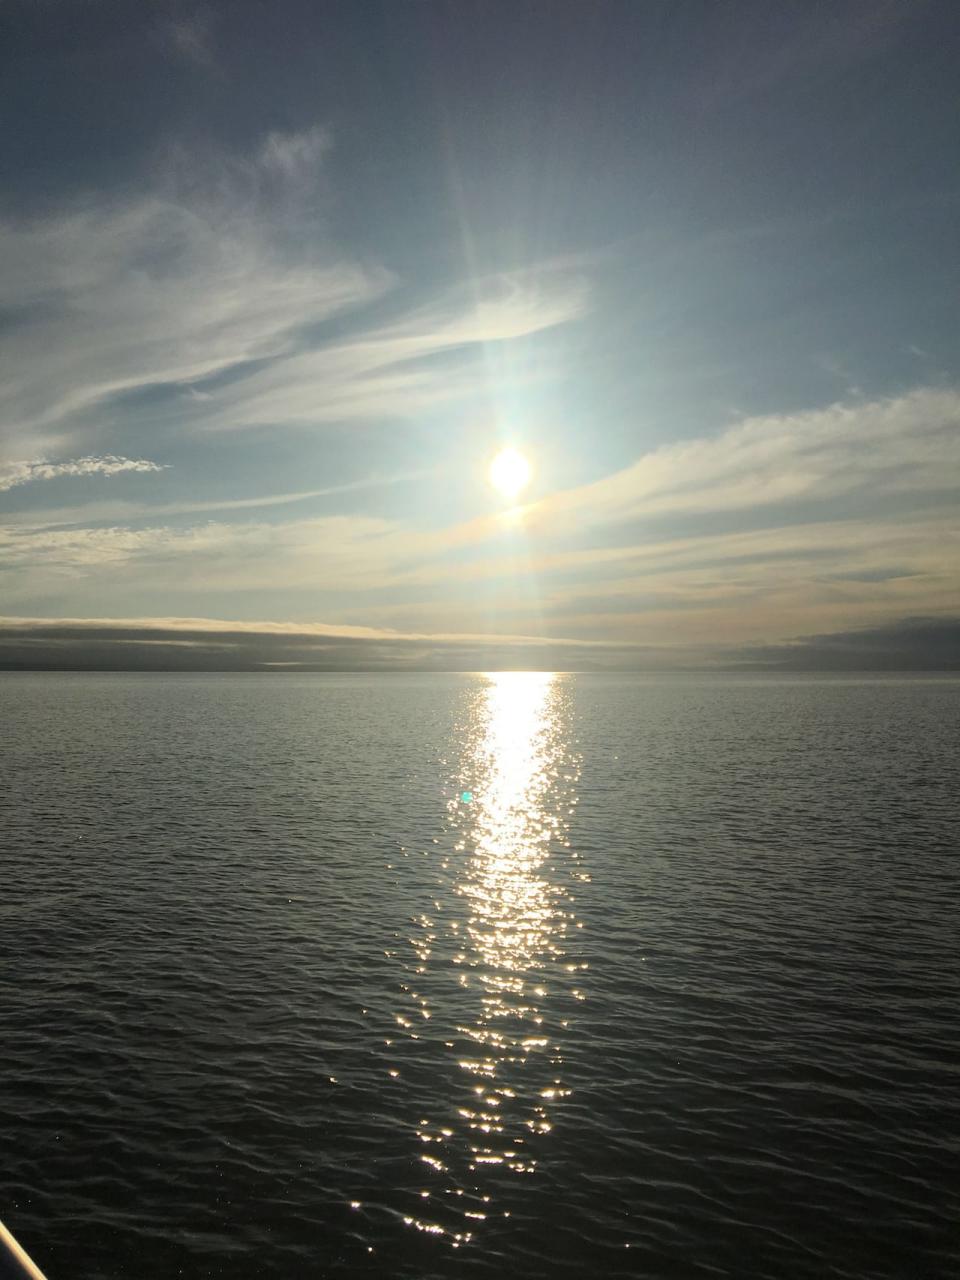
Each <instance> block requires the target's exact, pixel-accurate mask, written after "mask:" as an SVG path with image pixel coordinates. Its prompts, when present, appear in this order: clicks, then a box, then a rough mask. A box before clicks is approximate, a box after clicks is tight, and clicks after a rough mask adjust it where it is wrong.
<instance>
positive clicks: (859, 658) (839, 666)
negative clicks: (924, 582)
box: [736, 617, 960, 671]
mask: <svg viewBox="0 0 960 1280" xmlns="http://www.w3.org/2000/svg"><path fill="white" fill-rule="evenodd" d="M736 661H737V663H738V664H739V665H742V666H744V667H749V668H754V667H756V668H761V669H766V670H773V671H778V670H779V671H810V670H814V671H960V617H948V618H902V619H900V620H899V621H897V622H895V623H892V624H889V625H886V626H882V627H864V628H857V629H856V630H852V631H840V632H836V633H834V634H826V635H816V636H801V637H799V638H797V639H795V640H791V641H789V642H787V643H784V644H779V645H765V646H757V647H749V646H748V647H745V648H744V649H743V650H742V651H741V652H740V653H738V654H737V655H736Z"/></svg>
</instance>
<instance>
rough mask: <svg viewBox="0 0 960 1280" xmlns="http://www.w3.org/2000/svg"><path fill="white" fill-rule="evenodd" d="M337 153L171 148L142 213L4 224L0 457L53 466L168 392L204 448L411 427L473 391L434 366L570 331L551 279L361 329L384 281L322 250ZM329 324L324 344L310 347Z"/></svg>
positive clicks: (286, 146)
mask: <svg viewBox="0 0 960 1280" xmlns="http://www.w3.org/2000/svg"><path fill="white" fill-rule="evenodd" d="M330 145H331V143H330V137H329V134H328V132H327V131H326V130H324V129H320V128H318V129H311V130H306V131H304V132H301V133H296V134H281V133H276V132H274V133H270V134H268V135H266V137H265V138H264V139H263V141H262V142H261V143H260V144H259V145H258V147H256V148H255V149H254V150H253V151H252V152H250V153H248V154H247V155H244V156H240V157H229V156H225V155H223V154H218V155H211V156H199V155H197V154H196V153H195V152H190V151H187V150H186V149H184V148H182V147H181V148H171V149H170V150H169V152H168V153H167V157H166V160H165V162H164V164H163V165H161V166H160V168H159V171H158V174H157V176H156V178H155V181H154V182H153V184H152V186H148V187H147V188H146V189H145V190H144V192H143V194H137V195H110V196H108V195H100V196H96V197H95V196H91V197H90V198H89V199H88V200H86V201H85V202H82V203H79V204H75V205H74V206H72V207H70V208H68V209H65V210H62V211H61V212H59V213H56V214H51V215H49V216H47V217H44V218H28V219H22V220H19V221H9V220H8V221H7V222H5V223H2V224H0V307H2V308H3V309H4V311H5V312H6V315H7V317H8V320H9V323H8V331H7V333H6V334H5V343H4V351H3V355H2V357H0V361H2V362H0V427H2V428H3V430H2V431H0V437H2V438H3V439H4V441H5V444H4V448H3V456H5V457H6V458H9V459H19V458H25V457H36V456H38V455H40V454H42V455H44V456H55V455H57V454H62V453H64V452H66V451H67V450H68V449H69V448H70V447H71V446H73V447H74V448H75V447H76V444H77V443H78V442H81V441H82V440H83V438H84V434H85V433H90V432H92V431H93V429H94V428H95V427H96V428H97V429H102V426H103V423H104V421H105V420H109V415H110V411H111V409H112V408H113V407H114V406H115V404H116V402H117V401H118V400H119V399H120V398H121V397H130V396H132V395H134V394H137V393H149V395H150V396H152V397H153V398H154V400H156V398H157V396H158V394H160V393H163V392H164V391H165V390H174V391H175V390H179V391H180V392H181V393H182V394H181V395H180V396H179V397H178V398H175V400H174V401H172V402H170V403H171V404H172V405H173V407H170V404H168V410H167V418H168V419H169V418H170V417H171V416H172V417H173V418H174V419H175V420H176V421H177V422H178V423H179V424H180V425H187V426H192V427H195V428H197V429H200V428H204V427H212V428H215V429H217V430H220V431H225V430H232V429H236V428H241V427H250V426H257V425H264V424H269V425H270V426H271V427H273V428H275V429H276V428H282V427H283V426H285V425H302V424H306V423H319V422H325V423H330V422H334V421H342V420H348V419H357V418H362V417H371V418H378V419H385V418H394V417H404V416H408V415H411V414H415V413H417V412H419V411H420V410H421V409H422V408H423V407H424V406H427V405H431V404H437V403H441V402H443V401H445V400H450V399H453V398H456V397H458V396H465V395H468V394H470V393H471V392H473V391H476V390H477V389H478V388H479V387H480V385H481V383H482V371H481V370H480V369H479V368H478V367H474V368H473V369H472V371H471V370H470V369H467V368H464V367H463V366H462V365H458V366H456V367H451V366H449V364H446V363H440V364H438V363H434V364H432V365H431V364H430V363H429V357H431V356H436V355H440V354H444V353H450V352H453V351H455V350H457V349H460V350H464V351H465V350H468V349H470V348H473V349H474V350H476V351H480V350H481V349H483V347H484V345H485V344H490V343H495V342H499V341H504V340H507V339H511V338H516V337H521V336H524V335H528V334H532V333H536V332H538V331H540V330H542V329H544V328H547V327H550V326H552V325H556V324H560V323H563V322H564V321H567V320H569V319H572V318H573V317H575V316H576V315H578V314H580V312H581V311H582V309H583V306H584V292H583V287H582V284H581V283H580V282H578V281H577V280H574V279H573V278H572V277H571V275H570V273H569V272H567V271H564V270H559V269H551V270H550V271H547V272H544V273H536V272H527V273H521V274H518V275H515V276H512V277H510V278H497V279H491V280H488V281H486V282H475V283H474V285H473V286H472V288H471V289H470V290H465V291H464V292H463V293H462V295H460V296H457V295H449V296H445V297H440V298H435V299H433V300H431V301H428V302H426V303H421V304H419V305H417V306H415V307H414V308H413V309H412V310H408V311H407V313H406V314H404V315H401V316H400V317H399V318H395V319H393V320H391V321H390V322H389V323H387V322H384V320H383V319H382V317H380V316H377V317H373V316H371V315H369V314H366V313H365V312H364V311H363V308H364V307H366V306H368V305H369V304H371V303H374V302H377V301H378V300H380V299H382V298H383V296H384V295H385V294H386V293H387V292H388V291H389V290H390V289H391V288H392V286H393V284H394V278H393V276H392V275H391V273H390V272H389V271H387V270H386V269H384V268H382V267H379V266H377V265H375V264H371V263H369V262H366V261H362V262H361V261H359V260H357V259H355V258H353V257H351V256H350V255H349V254H347V253H345V252H344V251H342V250H341V249H339V248H338V247H337V246H336V245H335V244H334V243H333V241H332V240H331V238H330V236H329V235H328V234H327V233H326V231H325V228H324V222H323V218H322V208H321V205H320V203H319V196H320V194H321V193H322V190H323V185H322V184H323V181H324V169H325V165H324V159H325V156H326V154H327V152H328V151H329V148H330ZM334 317H337V318H338V319H339V320H340V321H341V330H340V332H339V334H338V335H337V336H336V337H331V336H329V335H328V336H327V337H326V338H325V339H324V340H323V341H321V340H320V339H318V338H316V337H315V336H311V335H313V334H316V332H318V326H320V324H321V322H325V321H330V320H331V319H332V318H334ZM224 375H229V378H228V381H227V385H224V384H223V377H224Z"/></svg>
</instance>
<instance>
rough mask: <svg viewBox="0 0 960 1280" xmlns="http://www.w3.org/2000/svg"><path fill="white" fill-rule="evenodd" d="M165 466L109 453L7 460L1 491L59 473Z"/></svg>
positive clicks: (1, 466)
mask: <svg viewBox="0 0 960 1280" xmlns="http://www.w3.org/2000/svg"><path fill="white" fill-rule="evenodd" d="M165 469H166V468H165V466H163V465H161V464H160V463H158V462H150V461H148V460H147V459H146V458H121V457H118V456H117V455H116V454H113V453H108V454H106V455H104V456H103V457H102V458H94V457H86V458H73V459H71V460H70V461H68V462H46V461H45V460H44V459H42V458H40V459H36V460H34V461H32V462H8V463H4V464H0V493H2V492H4V491H5V490H7V489H15V488H17V487H18V486H19V485H22V484H30V483H32V482H33V481H34V480H53V479H56V478H57V477H58V476H94V475H100V476H115V475H119V474H120V472H122V471H163V470H165Z"/></svg>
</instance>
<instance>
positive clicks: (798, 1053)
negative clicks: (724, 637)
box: [0, 674, 960, 1280]
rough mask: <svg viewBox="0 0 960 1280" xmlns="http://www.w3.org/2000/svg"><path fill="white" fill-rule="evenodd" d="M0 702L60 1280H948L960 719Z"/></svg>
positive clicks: (11, 881) (10, 902)
mask: <svg viewBox="0 0 960 1280" xmlns="http://www.w3.org/2000/svg"><path fill="white" fill-rule="evenodd" d="M0 700H2V726H0V824H2V831H3V835H2V843H3V852H2V871H3V875H2V882H0V883H2V889H0V949H2V953H3V969H2V977H3V990H2V1002H0V1037H2V1038H0V1053H2V1075H0V1144H2V1147H0V1151H2V1159H0V1217H3V1218H4V1219H5V1220H6V1221H7V1223H8V1225H9V1226H11V1227H12V1228H13V1229H14V1230H15V1231H16V1232H17V1234H18V1235H19V1236H20V1237H21V1239H22V1240H23V1242H24V1243H25V1244H26V1245H27V1246H28V1248H29V1249H30V1250H31V1252H32V1253H33V1254H34V1255H35V1257H36V1259H37V1261H38V1262H39V1263H40V1264H41V1265H42V1266H43V1267H44V1268H45V1269H46V1270H47V1271H48V1273H49V1276H50V1278H51V1280H67V1277H70V1280H99V1278H107V1277H109V1278H110V1280H113V1278H115V1277H117V1278H119V1277H124V1278H126V1277H130V1278H131V1280H133V1278H137V1280H153V1278H156V1280H160V1278H161V1277H163V1280H168V1278H169V1277H173V1276H184V1277H191V1278H196V1280H205V1278H207V1277H231V1278H235V1280H246V1278H247V1277H271V1278H276V1280H280V1278H281V1277H282V1278H289V1280H298V1278H299V1277H322V1276H354V1275H369V1276H384V1277H411V1278H417V1280H429V1277H457V1276H475V1277H498V1278H501V1277H503V1276H523V1277H527V1278H530V1280H532V1278H534V1277H548V1276H549V1277H552V1278H553V1277H563V1278H566V1277H570V1278H571V1280H572V1277H580V1276H610V1277H618V1276H624V1277H625V1276H638V1277H678V1278H684V1280H685V1278H686V1277H697V1276H735V1277H771V1280H772V1278H780V1277H824V1276H836V1277H870V1278H871V1280H873V1278H874V1277H881V1276H897V1277H907V1276H910V1277H914V1276H922V1277H939V1276H943V1277H947V1276H956V1275H957V1274H960V1225H958V1224H960V1194H958V1189H960V1178H958V1177H957V1176H956V1175H957V1171H958V1168H960V1030H958V1021H960V958H958V957H960V948H958V942H960V927H958V914H957V908H958V904H960V892H958V891H960V861H958V858H960V824H958V805H960V801H958V796H960V775H958V767H960V682H958V681H956V680H949V679H939V680H938V679H927V680H898V679H889V678H888V679H866V678H864V679H862V680H858V679H823V680H818V679H813V678H795V679H774V678H770V679H765V678H707V677H702V678H700V677H692V676H691V677H686V678H671V679H654V678H638V677H629V676H624V677H620V676H600V675H597V676H593V675H586V676H583V675H558V676H545V675H539V674H530V675H527V674H516V675H499V676H492V677H486V676H479V675H478V676H467V675H439V676H438V675H381V676H366V675H356V676H348V675H331V676H327V675H264V676H258V675H248V676H244V675H223V676H209V675H175V676H166V675H70V674H58V675H27V674H22V675H8V676H4V677H2V678H0Z"/></svg>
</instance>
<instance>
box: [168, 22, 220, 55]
mask: <svg viewBox="0 0 960 1280" xmlns="http://www.w3.org/2000/svg"><path fill="white" fill-rule="evenodd" d="M166 35H167V38H168V40H169V42H170V47H171V48H172V49H173V51H174V52H175V53H176V54H177V55H178V56H179V57H181V58H184V59H185V60H186V61H187V62H192V63H194V64H195V65H196V66H198V67H202V68H209V67H211V66H213V61H214V60H213V52H212V49H211V43H210V36H211V22H210V15H209V14H208V13H206V12H203V11H201V10H196V11H195V12H193V13H190V14H185V15H184V16H183V17H180V18H175V19H174V20H173V21H171V22H170V23H168V24H167V27H166Z"/></svg>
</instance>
